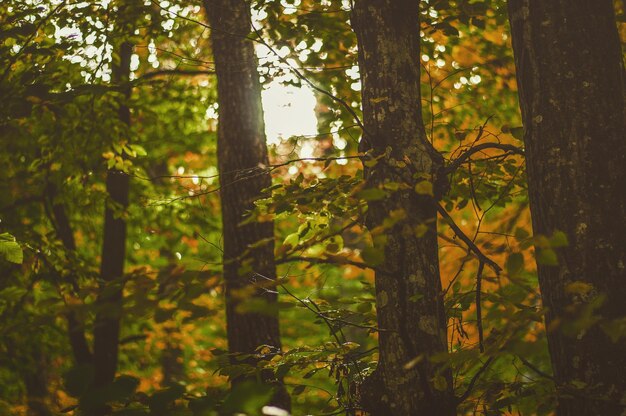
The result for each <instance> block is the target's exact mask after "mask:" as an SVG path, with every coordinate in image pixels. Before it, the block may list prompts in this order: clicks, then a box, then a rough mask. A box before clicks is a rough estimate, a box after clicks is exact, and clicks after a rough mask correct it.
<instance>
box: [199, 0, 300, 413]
mask: <svg viewBox="0 0 626 416" xmlns="http://www.w3.org/2000/svg"><path fill="white" fill-rule="evenodd" d="M204 5H205V9H206V12H207V15H208V19H209V22H210V25H211V29H212V32H211V40H212V46H213V56H214V60H215V71H216V74H217V91H218V97H219V126H218V145H217V147H218V165H219V166H218V167H219V171H220V185H221V188H220V196H221V205H222V225H223V234H224V243H223V244H224V259H223V263H224V281H225V289H226V321H227V335H228V345H229V350H230V352H231V353H233V354H237V353H243V354H253V353H255V352H256V350H257V348H258V347H259V346H261V345H269V346H271V348H272V353H274V352H277V351H279V350H280V348H281V343H280V332H279V325H278V316H277V313H275V312H270V311H271V310H272V309H274V308H273V307H272V305H274V304H275V303H276V300H277V295H276V291H275V290H276V288H275V287H274V286H273V282H274V280H275V278H276V266H275V263H274V223H273V222H272V221H265V222H251V223H247V224H245V225H242V224H241V222H242V221H243V220H244V218H245V216H246V212H248V211H249V210H250V209H251V208H253V203H254V201H255V200H257V199H258V198H260V197H261V190H262V189H264V188H267V187H269V186H270V185H271V176H270V174H269V172H267V171H265V170H264V169H265V167H266V166H267V165H268V163H269V162H268V155H267V147H266V143H265V125H264V122H263V109H262V105H261V86H260V83H259V75H258V71H257V59H256V55H255V52H254V44H253V42H252V41H251V40H250V39H248V36H250V32H251V20H250V5H249V4H248V2H246V1H245V0H205V1H204ZM251 298H254V299H255V300H261V301H264V302H267V305H268V306H269V307H268V308H267V309H268V311H267V312H263V313H258V312H247V313H244V312H243V311H241V310H238V309H240V307H241V306H242V305H245V304H246V303H247V302H248V301H249V300H250V299H251ZM238 307H239V308H238ZM272 353H270V355H271V354H272ZM264 358H265V359H267V357H264ZM252 363H253V362H252ZM262 378H263V379H264V381H265V382H271V383H274V382H277V383H279V384H280V383H281V382H280V381H277V380H274V378H273V376H272V375H270V374H263V375H262ZM234 381H235V382H237V380H234ZM280 385H281V387H279V388H278V390H279V393H278V394H277V396H276V398H275V400H274V401H275V404H277V405H280V406H281V407H283V408H289V407H290V405H289V396H288V395H287V393H286V391H285V390H284V387H282V384H280Z"/></svg>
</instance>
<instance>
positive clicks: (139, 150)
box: [130, 144, 148, 156]
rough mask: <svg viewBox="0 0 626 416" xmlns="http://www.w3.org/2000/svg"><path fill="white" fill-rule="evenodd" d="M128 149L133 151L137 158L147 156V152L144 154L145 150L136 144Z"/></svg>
mask: <svg viewBox="0 0 626 416" xmlns="http://www.w3.org/2000/svg"><path fill="white" fill-rule="evenodd" d="M130 148H131V149H133V150H134V151H135V153H137V156H146V155H147V154H148V152H146V149H144V148H143V146H140V145H138V144H131V145H130Z"/></svg>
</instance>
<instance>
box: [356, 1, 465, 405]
mask: <svg viewBox="0 0 626 416" xmlns="http://www.w3.org/2000/svg"><path fill="white" fill-rule="evenodd" d="M418 19H419V2H418V1H414V0H358V1H356V3H355V7H354V10H353V15H352V25H353V28H354V31H355V33H356V35H357V39H358V44H359V67H360V72H361V81H362V83H363V85H362V97H363V98H362V101H363V118H364V120H363V121H364V124H365V128H366V132H364V138H363V140H364V141H365V144H366V145H367V146H366V147H369V149H368V150H370V151H371V153H372V155H373V156H374V157H378V156H381V155H384V156H382V158H381V159H380V160H379V162H378V163H377V164H376V165H375V166H374V167H372V168H370V169H366V170H367V171H366V179H367V181H368V183H369V184H370V186H373V187H380V186H382V184H384V183H387V182H407V181H411V182H413V183H416V182H417V181H418V180H419V179H417V178H418V177H421V178H423V179H426V180H429V181H431V182H432V183H436V182H437V180H436V177H435V174H436V173H437V171H438V170H439V169H440V168H441V167H442V165H443V159H442V157H441V155H439V154H438V153H437V152H436V151H435V149H434V148H433V147H432V146H431V144H430V142H429V141H428V139H427V137H426V133H425V130H424V126H423V121H422V114H421V104H420V64H419V24H418V23H419V21H418ZM399 211H400V212H402V213H403V215H404V219H402V220H401V221H399V222H398V223H397V224H396V225H395V226H394V227H393V229H391V230H388V231H387V232H385V235H386V239H385V240H386V241H382V242H380V241H379V244H378V246H379V247H380V249H381V250H384V255H385V259H384V262H383V263H382V264H380V265H379V266H378V267H376V277H375V281H376V293H377V297H376V308H377V314H378V326H379V328H380V329H381V332H380V333H379V349H380V361H379V364H378V368H377V369H376V370H375V372H374V374H373V376H372V377H371V378H370V379H369V380H367V381H366V382H365V384H364V385H363V386H362V392H361V395H362V402H363V406H364V408H365V410H366V411H368V412H369V413H371V414H374V415H403V416H404V415H442V416H444V415H454V414H455V403H456V401H455V400H454V398H453V395H452V379H451V376H450V374H449V372H446V371H444V370H442V369H441V368H438V366H437V365H434V364H432V363H431V362H430V360H429V358H430V357H431V356H433V355H434V354H439V353H445V352H447V343H446V323H447V322H446V317H445V311H444V307H443V299H442V296H443V295H442V290H441V281H440V276H439V259H438V245H437V234H436V210H435V205H434V204H433V200H432V197H431V196H427V195H419V194H417V193H416V192H415V191H414V190H413V189H410V190H401V191H398V192H395V193H393V194H392V195H390V196H389V197H387V198H385V199H383V200H380V201H373V202H370V204H369V210H368V214H367V217H368V218H367V223H368V227H369V228H370V230H372V231H375V229H376V227H379V226H381V225H383V222H384V221H385V219H387V218H389V217H390V215H391V214H392V213H393V212H395V213H398V212H399ZM423 225H426V226H427V227H428V231H427V232H426V233H425V234H424V235H421V233H420V231H419V230H420V227H421V226H423Z"/></svg>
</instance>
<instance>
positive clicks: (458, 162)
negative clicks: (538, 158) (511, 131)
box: [443, 142, 524, 174]
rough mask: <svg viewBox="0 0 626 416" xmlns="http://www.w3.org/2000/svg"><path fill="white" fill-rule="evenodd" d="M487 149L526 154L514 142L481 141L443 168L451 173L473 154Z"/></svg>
mask: <svg viewBox="0 0 626 416" xmlns="http://www.w3.org/2000/svg"><path fill="white" fill-rule="evenodd" d="M487 149H499V150H503V151H505V152H509V153H512V154H516V155H520V156H524V151H523V150H522V149H520V148H519V147H517V146H513V145H512V144H504V143H492V142H489V143H481V144H479V145H476V146H473V147H471V148H470V149H468V150H467V151H465V152H464V153H463V154H462V155H461V156H459V157H458V158H456V159H454V160H453V161H452V162H450V163H449V164H448V166H446V167H445V168H444V169H443V171H444V173H446V174H450V173H452V172H454V171H455V170H457V169H458V168H459V166H461V165H462V164H463V163H465V162H466V161H467V160H468V159H469V158H470V157H471V156H472V155H474V154H476V153H478V152H482V151H484V150H487Z"/></svg>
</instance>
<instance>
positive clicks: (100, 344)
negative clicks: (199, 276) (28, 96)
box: [94, 42, 133, 387]
mask: <svg viewBox="0 0 626 416" xmlns="http://www.w3.org/2000/svg"><path fill="white" fill-rule="evenodd" d="M132 53H133V47H132V45H131V44H130V43H128V42H123V43H122V44H121V45H120V52H119V56H120V59H119V62H117V63H114V64H113V71H112V81H113V82H114V83H116V84H119V85H123V84H125V83H127V82H128V79H129V76H130V59H131V56H132ZM130 93H131V89H130V86H126V87H125V95H126V97H129V96H130ZM119 119H120V121H121V122H122V123H124V124H126V125H127V126H130V123H131V118H130V109H129V108H128V106H126V105H125V104H121V105H120V107H119ZM106 190H107V193H108V194H109V196H110V198H111V201H112V202H113V203H115V204H117V205H118V206H119V207H121V209H126V208H127V207H128V194H129V190H130V181H129V177H128V175H127V174H126V173H124V172H122V171H119V170H116V169H111V170H109V171H108V172H107V178H106ZM104 215H105V217H104V236H103V242H102V258H101V262H100V278H101V279H102V281H103V283H104V286H103V290H102V291H101V293H100V295H99V296H98V300H97V305H98V312H97V314H96V320H95V324H94V381H95V386H96V387H102V386H105V385H107V384H110V383H111V382H112V381H113V380H114V378H115V372H116V370H117V361H118V348H119V336H120V320H121V308H122V290H123V285H122V284H121V283H117V282H116V283H114V284H113V285H111V283H113V282H114V281H115V280H119V279H121V278H122V276H123V274H124V260H125V257H126V221H125V220H124V219H123V218H120V217H116V215H115V210H114V209H113V208H111V207H109V206H107V207H106V209H105V214H104Z"/></svg>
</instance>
